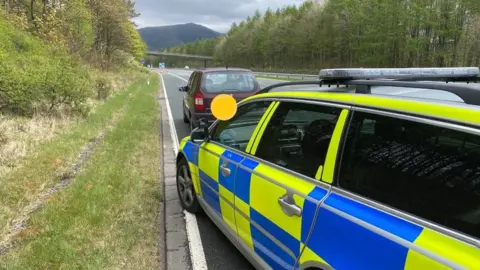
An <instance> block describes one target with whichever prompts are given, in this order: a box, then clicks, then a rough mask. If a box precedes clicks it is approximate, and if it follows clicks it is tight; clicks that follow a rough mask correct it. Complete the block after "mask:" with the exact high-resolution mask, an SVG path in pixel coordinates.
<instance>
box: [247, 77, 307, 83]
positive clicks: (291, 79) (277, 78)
mask: <svg viewBox="0 0 480 270" xmlns="http://www.w3.org/2000/svg"><path fill="white" fill-rule="evenodd" d="M256 77H257V78H260V79H273V80H279V81H291V82H294V81H301V80H300V79H294V78H286V77H269V76H256Z"/></svg>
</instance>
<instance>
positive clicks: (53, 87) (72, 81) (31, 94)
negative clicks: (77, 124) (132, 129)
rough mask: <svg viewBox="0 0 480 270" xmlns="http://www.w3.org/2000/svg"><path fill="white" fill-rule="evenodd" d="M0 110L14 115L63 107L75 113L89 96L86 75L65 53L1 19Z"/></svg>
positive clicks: (49, 110) (89, 89)
mask: <svg viewBox="0 0 480 270" xmlns="http://www.w3.org/2000/svg"><path fill="white" fill-rule="evenodd" d="M0 40H2V43H1V44H0V63H2V68H1V69H0V110H1V111H3V112H9V113H14V114H22V115H32V114H33V113H35V112H41V111H47V112H51V111H52V110H54V109H56V108H58V107H64V108H67V109H69V110H72V111H78V110H79V109H80V107H82V104H83V103H84V102H85V101H86V99H87V98H88V97H89V96H91V95H92V92H91V86H92V85H91V83H90V78H89V76H88V73H87V71H85V69H82V67H81V66H80V64H79V63H78V62H77V61H75V59H74V58H73V57H71V56H68V55H67V54H66V52H64V51H62V50H61V49H58V48H51V47H49V46H47V45H45V44H44V43H43V42H42V41H41V40H39V39H37V38H34V37H32V36H30V35H28V34H27V33H25V32H22V31H20V30H16V29H14V28H13V26H12V25H10V24H9V23H8V22H6V21H5V20H3V19H2V17H1V16H0Z"/></svg>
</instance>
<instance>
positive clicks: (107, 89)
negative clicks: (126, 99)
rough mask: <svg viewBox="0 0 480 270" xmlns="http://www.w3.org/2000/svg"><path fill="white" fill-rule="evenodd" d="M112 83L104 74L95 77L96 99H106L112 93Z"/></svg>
mask: <svg viewBox="0 0 480 270" xmlns="http://www.w3.org/2000/svg"><path fill="white" fill-rule="evenodd" d="M112 88H113V86H112V84H111V82H110V80H109V79H108V78H107V77H106V76H102V77H97V78H96V79H95V89H96V90H97V99H106V98H107V97H108V96H110V94H111V93H112Z"/></svg>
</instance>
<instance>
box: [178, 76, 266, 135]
mask: <svg viewBox="0 0 480 270" xmlns="http://www.w3.org/2000/svg"><path fill="white" fill-rule="evenodd" d="M178 90H179V91H181V92H185V96H184V97H183V101H182V103H183V105H182V106H183V121H184V122H185V123H190V128H191V129H192V130H193V129H194V128H196V127H198V124H199V121H200V119H205V120H206V122H207V124H208V125H209V124H211V123H213V122H214V121H215V118H214V117H213V115H212V112H211V110H210V103H211V102H212V100H213V98H215V97H216V96H217V95H219V94H231V95H232V96H233V97H234V98H235V100H236V101H237V102H239V101H241V100H242V99H244V98H246V97H249V96H251V95H254V94H256V93H257V92H258V91H259V90H260V85H259V83H258V81H257V79H256V78H255V74H253V72H252V71H251V70H248V69H241V68H206V69H199V70H195V71H194V72H193V73H192V75H190V78H189V80H188V85H187V86H182V87H180V88H179V89H178Z"/></svg>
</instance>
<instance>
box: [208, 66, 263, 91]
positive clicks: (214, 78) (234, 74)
mask: <svg viewBox="0 0 480 270" xmlns="http://www.w3.org/2000/svg"><path fill="white" fill-rule="evenodd" d="M257 88H258V85H257V81H256V79H255V76H254V75H253V73H251V72H248V71H226V72H225V71H220V72H208V73H205V76H204V78H203V81H202V90H203V91H204V92H208V93H223V92H251V91H255V90H256V89H257Z"/></svg>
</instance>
